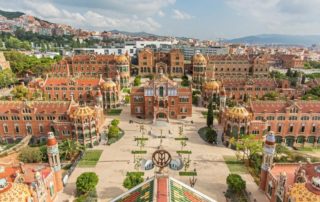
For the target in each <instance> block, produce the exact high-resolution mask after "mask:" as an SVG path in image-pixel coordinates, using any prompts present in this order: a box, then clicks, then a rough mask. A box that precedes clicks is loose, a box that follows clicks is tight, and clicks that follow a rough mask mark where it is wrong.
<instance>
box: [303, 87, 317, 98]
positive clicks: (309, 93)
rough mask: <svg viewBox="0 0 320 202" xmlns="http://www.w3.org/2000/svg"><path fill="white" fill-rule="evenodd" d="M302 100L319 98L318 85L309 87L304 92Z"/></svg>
mask: <svg viewBox="0 0 320 202" xmlns="http://www.w3.org/2000/svg"><path fill="white" fill-rule="evenodd" d="M302 99H303V100H308V99H311V100H319V99H320V86H316V87H314V88H311V89H310V90H308V91H307V92H306V94H305V95H304V96H303V97H302Z"/></svg>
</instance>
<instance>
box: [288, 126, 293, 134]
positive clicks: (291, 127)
mask: <svg viewBox="0 0 320 202" xmlns="http://www.w3.org/2000/svg"><path fill="white" fill-rule="evenodd" d="M292 132H293V125H292V124H290V126H289V133H292Z"/></svg>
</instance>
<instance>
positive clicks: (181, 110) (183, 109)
mask: <svg viewBox="0 0 320 202" xmlns="http://www.w3.org/2000/svg"><path fill="white" fill-rule="evenodd" d="M180 112H181V113H187V112H188V109H187V108H185V107H182V108H180Z"/></svg>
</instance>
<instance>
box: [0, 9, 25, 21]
mask: <svg viewBox="0 0 320 202" xmlns="http://www.w3.org/2000/svg"><path fill="white" fill-rule="evenodd" d="M0 15H2V16H4V17H6V18H9V19H13V18H18V17H20V16H21V15H24V13H22V12H18V11H17V12H10V11H2V10H0Z"/></svg>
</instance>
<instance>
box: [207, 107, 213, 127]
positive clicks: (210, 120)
mask: <svg viewBox="0 0 320 202" xmlns="http://www.w3.org/2000/svg"><path fill="white" fill-rule="evenodd" d="M212 125H213V107H212V101H210V102H209V105H208V113H207V126H208V127H211V126H212Z"/></svg>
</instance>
